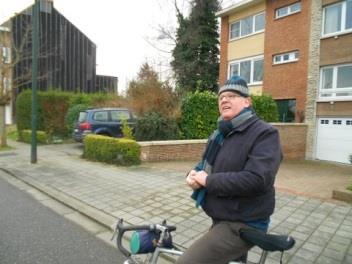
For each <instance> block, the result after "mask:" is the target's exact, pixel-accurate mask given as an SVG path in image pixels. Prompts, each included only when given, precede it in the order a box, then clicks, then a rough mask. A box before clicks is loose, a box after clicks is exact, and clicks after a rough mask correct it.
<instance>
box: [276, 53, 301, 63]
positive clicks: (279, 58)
mask: <svg viewBox="0 0 352 264" xmlns="http://www.w3.org/2000/svg"><path fill="white" fill-rule="evenodd" d="M298 57H299V52H298V50H296V51H292V52H288V53H282V54H277V55H274V56H273V64H282V63H288V62H293V61H298Z"/></svg>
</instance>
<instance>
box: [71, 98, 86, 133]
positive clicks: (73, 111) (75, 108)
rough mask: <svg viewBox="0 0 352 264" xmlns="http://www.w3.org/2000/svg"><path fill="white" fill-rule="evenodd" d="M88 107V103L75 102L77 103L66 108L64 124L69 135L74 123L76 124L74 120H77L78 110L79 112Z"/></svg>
mask: <svg viewBox="0 0 352 264" xmlns="http://www.w3.org/2000/svg"><path fill="white" fill-rule="evenodd" d="M88 108H89V106H88V105H84V104H77V105H74V106H71V107H70V108H69V109H68V110H67V113H66V116H65V124H66V127H67V131H68V134H69V135H71V134H72V132H73V129H74V127H75V124H76V122H77V120H78V115H79V112H81V111H83V110H86V109H88Z"/></svg>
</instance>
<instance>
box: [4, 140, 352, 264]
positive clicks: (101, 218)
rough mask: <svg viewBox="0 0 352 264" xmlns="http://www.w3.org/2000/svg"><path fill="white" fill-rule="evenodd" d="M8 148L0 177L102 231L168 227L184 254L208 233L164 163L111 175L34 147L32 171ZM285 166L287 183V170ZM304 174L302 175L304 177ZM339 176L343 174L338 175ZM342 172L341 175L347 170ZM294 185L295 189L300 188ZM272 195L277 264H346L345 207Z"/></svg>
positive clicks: (64, 153)
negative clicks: (282, 243)
mask: <svg viewBox="0 0 352 264" xmlns="http://www.w3.org/2000/svg"><path fill="white" fill-rule="evenodd" d="M10 144H11V145H13V146H14V147H15V149H14V150H9V151H6V152H0V168H1V169H2V170H3V171H5V172H7V173H9V174H11V175H13V176H15V177H17V178H18V179H21V180H22V181H25V182H27V183H28V184H31V185H32V186H34V187H36V188H38V189H40V190H42V191H43V192H45V193H47V194H49V195H51V196H53V197H55V198H56V199H58V200H60V201H61V202H64V203H66V204H68V205H70V206H71V207H72V208H74V209H76V210H78V211H80V212H82V213H84V214H87V215H88V216H90V217H92V218H94V219H96V220H97V221H98V222H100V223H102V224H104V225H106V226H111V225H112V224H113V223H114V222H115V219H116V218H117V217H119V218H124V219H125V221H126V222H128V223H130V224H149V223H155V222H161V221H162V220H163V219H167V220H168V223H170V224H175V225H177V231H176V233H175V235H174V241H175V243H176V244H178V245H182V246H184V247H188V246H189V245H190V244H192V243H193V241H194V240H195V239H197V238H198V237H199V236H201V235H202V233H203V232H205V231H206V230H207V229H208V228H209V226H210V220H209V219H208V217H207V216H206V215H205V214H204V213H203V212H202V211H201V210H199V209H196V208H195V207H194V203H193V201H192V200H191V199H190V198H189V195H190V190H189V189H188V187H187V186H186V185H185V183H184V176H185V171H187V170H181V169H173V168H172V166H171V165H170V164H166V163H165V164H164V165H160V164H159V165H158V164H142V165H141V166H133V167H116V166H112V165H106V164H101V163H95V162H89V161H85V160H83V159H81V158H80V157H79V153H80V151H81V150H80V149H79V147H77V145H72V146H65V145H51V146H41V147H39V150H38V157H39V159H38V163H37V164H34V165H33V164H30V163H29V161H30V146H29V145H27V144H22V143H17V142H10ZM290 166H293V167H292V168H291V170H293V172H292V175H294V174H295V167H294V164H292V165H290ZM307 166H308V167H307V168H306V169H304V171H305V172H306V173H309V170H308V168H310V167H309V164H308V165H307ZM331 166H335V165H331ZM331 166H330V165H327V167H329V168H330V167H331ZM180 167H181V165H180ZM338 167H339V166H338ZM339 168H340V167H339ZM342 168H343V171H344V172H345V170H344V168H345V167H342ZM346 168H347V169H346V170H347V172H348V171H349V167H346ZM325 170H326V169H325ZM342 174H343V173H342ZM280 177H282V176H280V175H279V177H278V179H280ZM348 178H349V179H350V175H349V176H348V175H347V179H348ZM278 182H280V181H278ZM283 182H284V181H283ZM301 184H302V188H303V187H304V186H305V185H307V184H304V183H301ZM308 184H310V183H308ZM278 189H279V191H278V193H277V205H276V210H275V213H274V215H273V217H272V221H271V225H270V226H271V228H270V231H272V232H278V233H283V234H291V235H292V236H293V237H294V238H295V239H296V241H297V243H296V245H295V247H294V248H293V249H291V250H290V251H289V252H287V253H286V254H285V255H284V262H285V263H346V264H347V263H352V236H351V234H352V206H351V205H349V204H345V203H341V202H336V201H331V200H326V199H317V198H312V197H310V196H303V195H297V193H299V192H295V190H293V191H292V190H289V192H282V191H280V190H285V188H284V187H282V186H281V187H279V188H278ZM288 189H289V188H288ZM304 192H305V191H303V192H302V193H304ZM313 196H315V195H313ZM259 254H260V250H259V249H258V248H254V249H253V250H251V252H250V254H249V260H251V261H255V260H257V259H258V258H259ZM279 257H280V256H279V254H270V255H269V260H268V261H267V263H269V264H270V263H278V262H277V261H278V260H279Z"/></svg>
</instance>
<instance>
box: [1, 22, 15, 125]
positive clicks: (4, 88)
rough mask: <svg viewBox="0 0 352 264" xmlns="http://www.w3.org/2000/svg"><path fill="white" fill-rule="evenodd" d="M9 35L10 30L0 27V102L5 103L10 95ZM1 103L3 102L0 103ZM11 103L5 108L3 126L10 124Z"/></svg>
mask: <svg viewBox="0 0 352 264" xmlns="http://www.w3.org/2000/svg"><path fill="white" fill-rule="evenodd" d="M11 69H12V67H11V35H10V28H8V27H7V26H0V100H4V102H7V97H8V96H10V95H11V91H12V89H11V78H12V70H11ZM0 103H3V102H0ZM12 105H13V103H12V101H11V100H10V101H8V102H7V103H6V106H5V124H11V122H12Z"/></svg>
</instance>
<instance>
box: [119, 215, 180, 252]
mask: <svg viewBox="0 0 352 264" xmlns="http://www.w3.org/2000/svg"><path fill="white" fill-rule="evenodd" d="M165 226H166V228H167V230H168V231H169V232H172V231H175V230H176V226H169V225H165ZM116 230H118V236H117V239H116V241H117V247H118V249H119V250H120V251H121V253H122V254H123V255H124V256H125V257H130V256H131V252H130V251H128V250H127V249H126V248H124V247H123V245H122V237H123V235H124V233H125V232H126V231H138V230H150V231H155V230H157V227H156V225H138V226H134V225H131V226H123V219H122V218H121V219H119V221H118V223H117V226H116Z"/></svg>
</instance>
